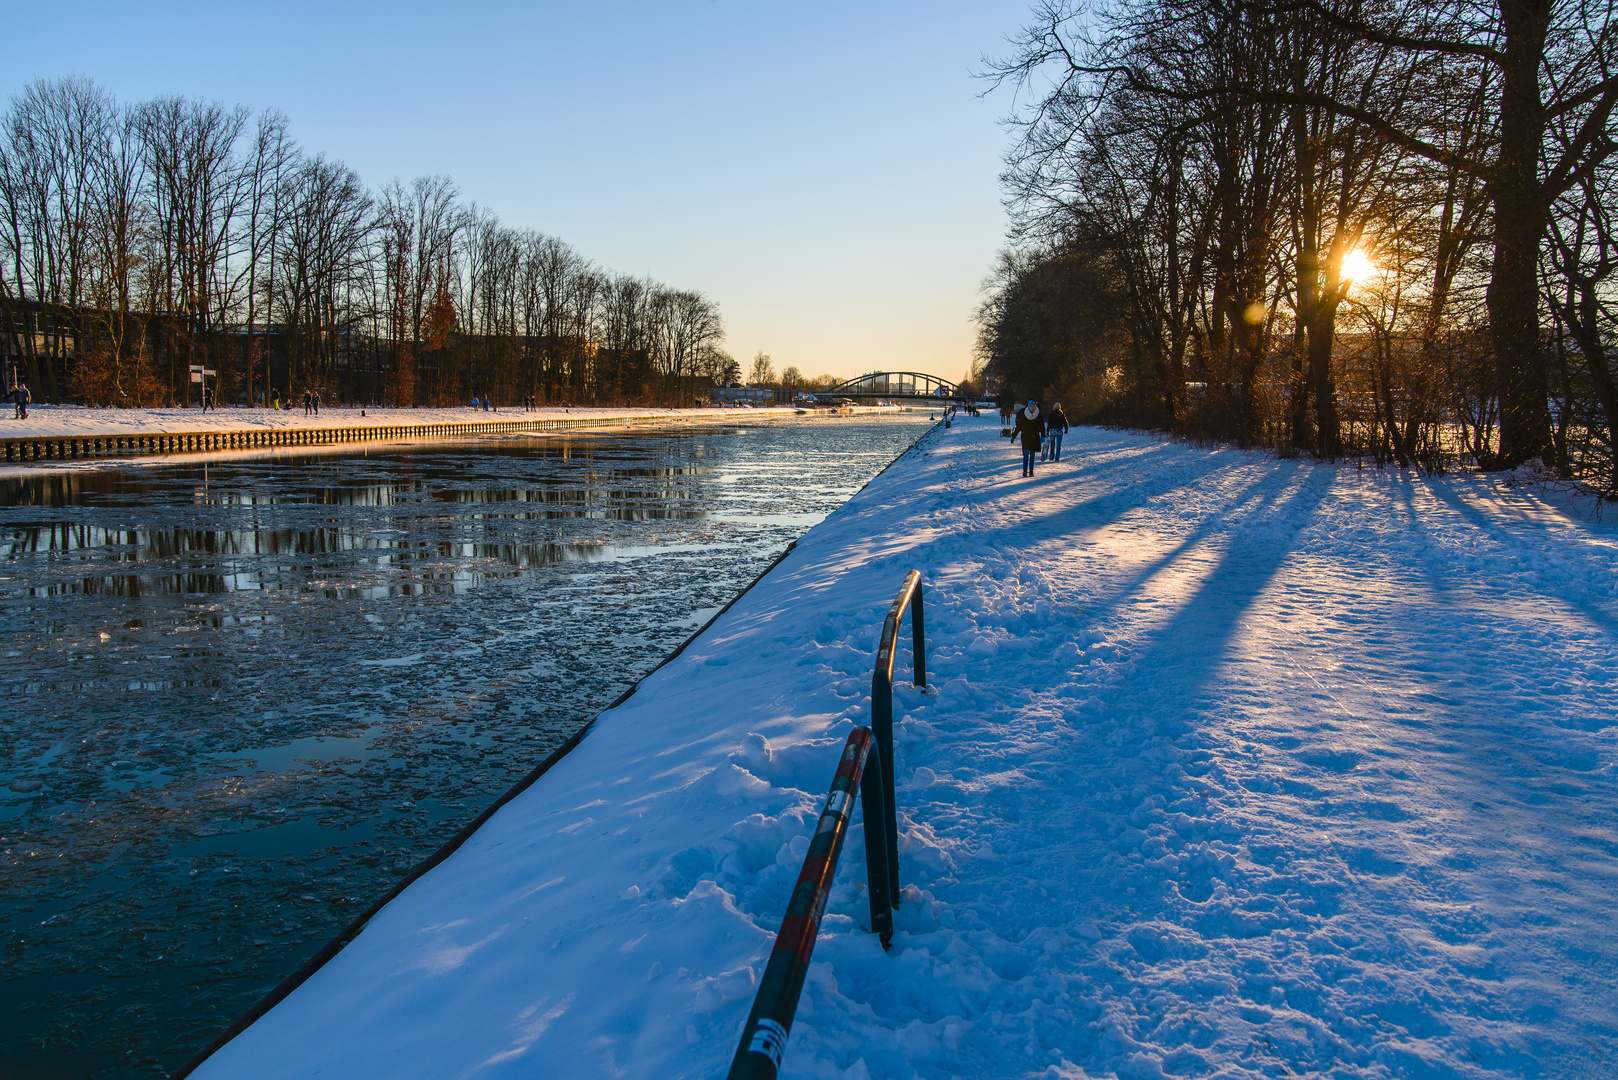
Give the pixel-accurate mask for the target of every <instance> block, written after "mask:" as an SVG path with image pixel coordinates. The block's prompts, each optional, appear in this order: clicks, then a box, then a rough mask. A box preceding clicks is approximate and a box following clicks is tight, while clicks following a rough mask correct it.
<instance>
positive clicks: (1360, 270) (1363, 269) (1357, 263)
mask: <svg viewBox="0 0 1618 1080" xmlns="http://www.w3.org/2000/svg"><path fill="white" fill-rule="evenodd" d="M1374 273H1376V264H1375V263H1373V262H1371V257H1370V256H1369V255H1367V254H1366V253H1365V252H1363V251H1361V250H1360V249H1359V248H1355V249H1354V250H1353V251H1350V252H1349V253H1348V254H1347V255H1344V256H1343V277H1345V278H1347V279H1348V280H1349V281H1364V280H1365V279H1366V278H1368V277H1370V276H1371V275H1372V274H1374Z"/></svg>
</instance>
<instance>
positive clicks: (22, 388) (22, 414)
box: [11, 383, 34, 420]
mask: <svg viewBox="0 0 1618 1080" xmlns="http://www.w3.org/2000/svg"><path fill="white" fill-rule="evenodd" d="M11 400H12V402H13V403H14V404H15V405H16V406H17V412H16V416H15V417H14V419H17V420H26V419H28V403H29V402H30V401H32V400H34V398H33V395H32V394H30V393H29V392H28V384H27V383H18V384H17V386H16V389H14V390H12V392H11Z"/></svg>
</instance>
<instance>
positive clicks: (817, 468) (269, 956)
mask: <svg viewBox="0 0 1618 1080" xmlns="http://www.w3.org/2000/svg"><path fill="white" fill-rule="evenodd" d="M927 426H928V421H927V418H926V416H925V415H915V414H909V415H902V416H880V417H870V418H849V419H816V420H799V421H774V422H755V423H751V424H749V423H738V424H733V425H728V426H724V427H713V428H706V429H695V430H692V429H684V430H659V431H655V432H642V433H627V434H624V433H614V434H608V435H573V436H569V437H565V438H562V437H558V438H544V439H540V438H531V437H515V438H506V439H484V440H478V441H475V442H464V443H450V444H434V445H414V444H412V445H408V446H399V447H394V448H381V449H378V448H375V447H371V448H369V449H368V451H364V452H362V451H360V450H357V449H356V450H342V451H341V452H328V453H324V454H310V455H304V456H289V455H281V456H276V457H273V458H271V457H260V458H241V457H237V458H234V459H230V458H227V459H223V460H221V459H219V458H214V459H212V460H204V459H203V458H201V457H196V458H191V459H187V460H185V461H183V462H181V463H178V464H165V465H149V466H125V467H123V468H121V469H118V470H101V471H79V472H69V473H59V472H58V473H41V474H40V475H38V476H31V477H27V478H24V479H20V480H19V479H0V551H3V552H4V561H3V563H0V655H3V657H4V667H3V669H0V671H3V675H0V683H3V692H4V698H3V700H4V705H3V707H0V751H3V753H0V866H3V868H4V869H3V872H0V940H3V942H4V950H5V952H4V969H3V975H0V980H3V981H0V1074H3V1075H4V1076H6V1077H7V1078H8V1080H45V1078H50V1080H65V1078H68V1077H73V1078H79V1077H85V1076H152V1075H159V1074H161V1073H163V1072H166V1071H167V1070H170V1069H173V1068H175V1067H177V1066H178V1065H179V1064H180V1063H182V1062H183V1061H184V1060H185V1059H186V1058H187V1057H189V1056H190V1054H191V1053H192V1052H193V1051H194V1050H196V1049H197V1048H198V1047H199V1046H201V1045H202V1044H203V1043H205V1042H207V1041H208V1040H209V1039H210V1038H212V1037H213V1036H214V1035H215V1034H217V1033H218V1031H219V1030H221V1029H222V1028H223V1027H224V1026H225V1025H226V1024H228V1023H229V1022H230V1020H232V1019H233V1018H234V1017H235V1016H237V1015H238V1014H240V1013H241V1012H242V1011H244V1010H245V1009H246V1008H247V1007H248V1006H249V1005H250V1004H251V1003H252V1002H253V1001H254V1000H256V999H257V998H258V997H259V996H260V995H261V994H262V993H263V992H264V991H265V990H267V989H268V988H270V987H271V986H273V985H274V984H275V983H276V982H278V981H279V980H280V979H281V978H282V977H283V976H284V975H286V974H287V973H289V972H290V971H291V970H292V969H293V968H295V967H296V966H297V965H298V964H299V963H300V962H301V961H302V960H303V959H304V958H305V957H307V956H308V955H309V954H310V953H312V952H313V951H314V950H315V949H316V948H318V947H319V945H321V944H322V943H324V941H325V940H326V939H327V938H329V937H330V936H331V935H332V934H333V933H335V932H336V931H337V930H339V929H341V928H342V926H343V925H345V924H346V923H347V922H348V921H349V920H350V919H351V918H353V917H354V916H355V915H356V914H358V913H359V912H360V911H362V910H363V909H364V908H365V907H366V906H367V905H368V904H369V903H370V902H371V900H372V899H373V898H375V897H376V896H378V895H380V894H381V893H382V892H384V891H385V890H386V889H387V888H388V887H389V886H390V885H391V884H392V883H393V882H394V880H396V879H397V877H398V876H399V875H401V874H402V873H403V872H405V871H406V870H408V869H409V868H410V867H411V866H412V865H414V864H415V863H416V862H418V861H420V860H421V859H422V858H424V857H425V856H426V855H428V854H430V853H431V852H432V851H433V850H434V849H435V848H436V847H437V846H438V845H439V844H440V843H441V842H442V841H443V840H445V839H447V838H448V837H449V836H451V835H452V834H453V833H454V832H455V831H456V829H458V828H459V827H460V826H461V825H462V824H464V823H465V822H466V821H468V820H470V819H471V818H472V817H474V816H475V815H476V814H477V813H478V812H479V811H480V810H481V809H482V808H483V807H484V806H486V805H487V804H488V803H489V802H491V801H492V800H493V799H494V798H495V797H496V796H497V795H498V794H499V793H500V792H502V791H503V790H505V789H506V788H507V787H508V786H510V784H511V783H513V782H514V781H515V780H516V779H517V778H519V777H520V776H522V774H523V773H525V772H526V771H527V770H528V769H530V768H532V767H533V765H535V764H537V763H538V762H539V761H540V760H542V759H543V758H544V757H545V756H546V755H547V754H548V753H549V752H550V751H551V750H552V749H554V748H555V747H556V746H557V745H558V744H559V743H561V742H562V741H563V740H564V739H566V738H567V736H568V735H570V734H571V733H572V732H573V731H574V730H575V729H576V728H577V727H578V726H579V724H580V723H581V722H582V721H583V720H585V719H587V718H588V717H590V716H591V715H593V714H594V712H596V711H597V710H599V709H600V708H601V707H602V706H604V705H605V704H606V703H608V702H609V701H611V700H612V699H613V698H614V697H616V696H617V695H618V694H619V693H620V692H621V691H622V690H623V689H624V688H625V687H626V686H628V685H629V684H630V683H631V682H633V681H634V680H635V679H636V678H637V677H639V676H640V675H642V674H644V673H645V672H646V671H647V670H648V669H650V668H651V667H652V666H653V665H655V664H656V663H657V661H658V660H659V659H660V658H661V657H663V656H664V655H666V654H667V653H668V652H669V651H670V650H671V649H672V648H673V647H674V646H675V645H677V644H678V643H679V642H680V641H681V640H683V639H684V638H685V637H686V636H687V635H689V634H690V633H691V631H692V630H694V629H696V628H697V627H698V626H700V625H701V624H702V623H703V622H704V621H706V620H707V619H708V617H709V616H711V615H712V614H713V612H714V611H715V610H717V608H718V607H719V606H720V605H722V604H723V603H724V602H725V601H726V600H728V599H729V598H730V597H731V596H732V595H734V594H735V593H736V592H737V591H738V590H739V589H741V588H742V587H743V586H744V585H746V584H747V582H748V581H750V580H751V579H752V578H753V577H754V576H755V575H756V574H757V573H758V572H759V571H760V570H761V569H762V568H763V567H764V566H765V565H767V564H768V562H769V560H770V559H771V558H773V557H774V556H775V555H776V554H777V553H778V552H779V551H780V550H781V549H782V548H784V547H785V546H786V545H787V543H788V542H790V541H791V540H793V539H795V538H797V537H798V536H801V535H802V534H803V533H804V532H805V531H807V530H808V529H809V528H810V527H811V526H813V525H814V524H815V523H816V522H818V521H819V520H820V519H821V518H823V517H824V516H825V515H826V514H827V513H829V512H830V511H831V510H833V509H835V508H836V507H837V506H839V505H840V504H841V503H842V502H843V501H844V500H846V499H847V498H848V497H849V495H851V494H852V493H853V492H854V491H856V490H857V489H858V488H859V487H860V486H861V485H862V484H864V483H865V482H866V481H867V480H869V479H870V477H871V476H873V475H874V474H875V473H876V472H877V471H878V470H879V469H881V468H882V466H884V465H885V464H887V462H888V461H890V460H892V458H893V457H894V456H896V455H897V454H898V453H899V452H900V451H902V450H903V449H904V448H905V447H906V446H908V445H909V444H910V443H911V442H912V441H914V439H915V438H916V437H917V436H918V435H920V434H921V432H922V431H923V430H925V428H926V427H927ZM718 704H719V703H716V707H717V706H718Z"/></svg>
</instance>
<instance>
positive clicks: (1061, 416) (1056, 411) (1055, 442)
mask: <svg viewBox="0 0 1618 1080" xmlns="http://www.w3.org/2000/svg"><path fill="white" fill-rule="evenodd" d="M1067 429H1068V423H1067V413H1065V412H1063V411H1062V403H1061V402H1060V401H1058V402H1056V403H1055V404H1053V405H1052V406H1051V414H1050V415H1049V416H1047V417H1046V418H1045V432H1046V440H1047V441H1048V442H1049V443H1050V444H1051V454H1050V458H1051V460H1052V461H1061V460H1062V436H1063V435H1066V434H1067Z"/></svg>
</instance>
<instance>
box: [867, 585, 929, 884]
mask: <svg viewBox="0 0 1618 1080" xmlns="http://www.w3.org/2000/svg"><path fill="white" fill-rule="evenodd" d="M921 593H922V589H921V573H920V571H917V570H912V571H910V573H908V574H906V575H905V582H904V585H903V586H901V587H900V589H899V595H898V596H897V597H895V598H894V601H893V606H892V607H890V608H888V617H887V618H886V619H885V620H883V623H882V641H881V643H880V644H879V645H878V646H877V649H876V671H875V672H873V673H872V675H871V731H872V732H873V733H874V734H875V735H876V745H877V747H878V749H879V751H880V756H881V758H882V783H883V785H884V788H885V790H884V792H883V794H884V795H885V796H886V798H885V799H884V803H885V804H886V805H885V806H884V812H885V819H886V820H885V823H886V825H887V833H888V835H887V845H886V846H887V849H888V888H887V893H888V896H889V898H890V902H891V903H892V904H893V906H894V908H896V909H897V908H898V906H899V895H900V890H899V802H898V796H897V794H896V793H895V791H894V782H893V775H894V774H893V662H894V660H896V659H897V658H898V654H899V641H898V638H899V621H900V620H901V619H903V618H904V613H905V608H907V607H908V608H911V612H910V648H911V652H912V654H913V657H914V659H915V665H914V666H915V669H916V671H915V683H916V685H917V686H918V687H920V688H921V689H922V690H924V691H925V690H926V688H927V627H926V620H925V618H924V613H923V611H922V603H921V600H922V597H921Z"/></svg>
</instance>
